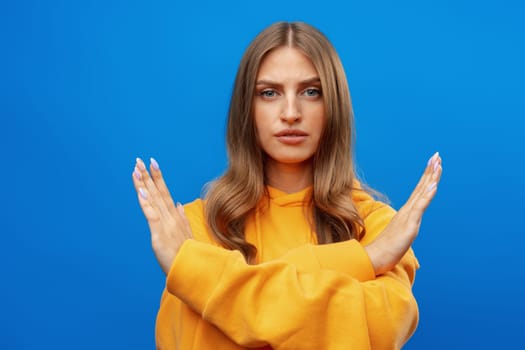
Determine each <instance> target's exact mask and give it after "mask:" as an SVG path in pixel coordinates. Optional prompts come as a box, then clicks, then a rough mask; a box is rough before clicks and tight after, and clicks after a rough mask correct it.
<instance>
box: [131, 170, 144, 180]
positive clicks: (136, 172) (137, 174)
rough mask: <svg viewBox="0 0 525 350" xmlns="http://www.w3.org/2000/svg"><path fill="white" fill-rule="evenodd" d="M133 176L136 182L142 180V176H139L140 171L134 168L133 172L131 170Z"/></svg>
mask: <svg viewBox="0 0 525 350" xmlns="http://www.w3.org/2000/svg"><path fill="white" fill-rule="evenodd" d="M133 175H135V178H136V179H137V180H140V179H141V178H142V176H141V175H140V171H139V169H137V167H135V170H133Z"/></svg>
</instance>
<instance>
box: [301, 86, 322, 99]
mask: <svg viewBox="0 0 525 350" xmlns="http://www.w3.org/2000/svg"><path fill="white" fill-rule="evenodd" d="M303 93H304V94H305V95H306V96H309V97H317V96H321V90H319V89H316V88H308V89H306V90H304V92H303Z"/></svg>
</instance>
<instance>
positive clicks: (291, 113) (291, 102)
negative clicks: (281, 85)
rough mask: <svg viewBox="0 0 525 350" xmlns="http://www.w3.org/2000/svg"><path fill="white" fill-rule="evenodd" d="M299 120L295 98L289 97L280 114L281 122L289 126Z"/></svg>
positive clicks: (299, 112) (297, 103) (299, 111)
mask: <svg viewBox="0 0 525 350" xmlns="http://www.w3.org/2000/svg"><path fill="white" fill-rule="evenodd" d="M300 119H301V110H300V106H299V101H298V100H297V97H295V96H291V97H288V98H286V102H285V105H284V106H283V111H282V114H281V120H282V121H283V122H285V123H288V124H290V125H292V124H294V123H296V122H298V121H299V120H300Z"/></svg>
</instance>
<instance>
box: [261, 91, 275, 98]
mask: <svg viewBox="0 0 525 350" xmlns="http://www.w3.org/2000/svg"><path fill="white" fill-rule="evenodd" d="M259 95H260V96H262V97H265V98H272V97H275V96H276V95H277V92H275V90H263V91H261V92H259Z"/></svg>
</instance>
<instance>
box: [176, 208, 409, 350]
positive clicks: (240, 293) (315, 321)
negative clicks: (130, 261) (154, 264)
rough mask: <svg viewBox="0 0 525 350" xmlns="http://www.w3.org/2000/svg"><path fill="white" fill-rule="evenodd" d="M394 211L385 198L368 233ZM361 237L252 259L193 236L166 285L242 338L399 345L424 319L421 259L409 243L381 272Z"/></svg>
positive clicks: (245, 342)
mask: <svg viewBox="0 0 525 350" xmlns="http://www.w3.org/2000/svg"><path fill="white" fill-rule="evenodd" d="M392 215H393V210H392V209H389V207H386V206H385V207H382V208H380V209H377V210H374V211H372V212H371V213H370V214H369V215H368V216H367V217H366V218H365V225H368V226H366V227H367V236H369V237H368V240H373V238H374V235H375V236H377V234H379V232H381V230H382V228H384V226H386V224H388V222H389V221H390V218H391V216H392ZM372 228H373V229H372ZM376 231H378V232H376ZM361 243H362V242H357V241H355V240H354V241H347V242H342V243H337V244H331V245H326V246H305V247H300V248H297V251H291V252H290V253H289V254H287V255H286V256H284V257H283V258H282V259H280V260H276V261H272V262H267V263H263V264H259V265H248V264H247V263H246V262H245V260H244V258H243V256H242V255H241V254H240V253H239V252H237V251H229V250H225V249H222V248H219V247H215V246H212V245H210V244H206V243H201V242H197V241H195V240H188V241H186V242H185V243H184V245H183V246H182V248H181V250H180V251H179V254H178V255H177V257H176V259H175V261H174V263H173V265H172V267H171V270H170V272H169V274H168V277H167V289H168V292H169V293H171V294H173V295H175V296H176V297H178V298H179V299H181V300H182V301H183V302H184V303H186V304H187V305H188V306H189V307H191V308H192V309H193V310H194V311H195V312H197V313H199V314H200V315H201V316H202V317H203V319H205V320H207V321H208V322H210V323H212V324H214V325H215V326H216V327H218V328H219V329H220V330H221V331H222V332H223V333H225V334H226V335H227V336H228V337H230V338H231V339H232V340H233V341H235V342H236V343H238V344H240V345H241V346H245V347H255V346H263V345H265V344H270V345H271V346H272V347H273V348H274V349H298V348H300V349H340V348H345V349H346V348H358V349H369V348H372V349H399V348H400V347H401V346H402V345H403V344H404V343H405V342H406V341H407V339H408V338H409V337H410V336H411V334H412V333H413V331H414V330H415V328H416V325H417V320H418V310H417V304H416V302H415V299H414V297H413V295H412V292H411V286H412V283H413V278H414V275H415V270H416V269H417V267H418V265H417V260H416V259H415V257H414V255H413V252H412V251H411V250H410V251H409V252H408V253H407V254H406V255H405V256H404V257H403V259H402V260H401V261H400V262H399V263H398V264H397V265H396V266H395V267H394V269H393V270H391V271H390V272H388V273H386V274H384V275H381V276H378V277H375V278H374V276H372V275H371V274H373V270H372V272H370V270H369V269H370V266H371V265H370V266H369V265H367V264H370V262H369V260H368V261H367V260H366V259H368V257H367V256H366V253H365V252H364V249H363V248H362V246H361ZM319 247H321V249H318V248H319ZM307 252H309V253H307ZM303 253H304V254H303ZM345 254H347V255H348V256H345ZM363 254H364V255H363ZM341 256H343V258H342V259H341V261H338V260H337V259H338V257H341ZM309 257H310V258H311V257H315V259H316V263H314V264H312V262H311V259H310V258H309ZM348 264H350V265H352V266H353V267H352V268H348V266H347V265H348ZM360 264H361V265H363V266H364V270H365V272H362V271H361V269H360V268H359V266H360Z"/></svg>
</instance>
